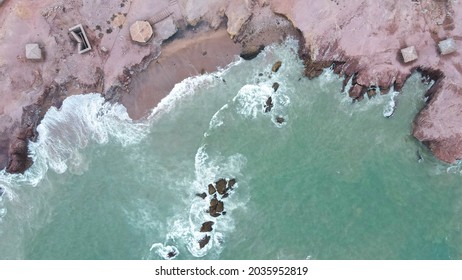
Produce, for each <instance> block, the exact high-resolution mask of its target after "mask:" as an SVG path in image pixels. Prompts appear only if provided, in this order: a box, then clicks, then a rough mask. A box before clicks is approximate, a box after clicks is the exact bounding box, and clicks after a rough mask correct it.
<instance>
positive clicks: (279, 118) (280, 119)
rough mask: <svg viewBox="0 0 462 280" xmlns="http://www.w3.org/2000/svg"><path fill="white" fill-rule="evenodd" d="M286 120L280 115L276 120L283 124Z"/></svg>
mask: <svg viewBox="0 0 462 280" xmlns="http://www.w3.org/2000/svg"><path fill="white" fill-rule="evenodd" d="M285 121H286V120H285V119H284V118H283V117H280V116H278V117H276V122H277V123H278V124H283V123H284V122H285Z"/></svg>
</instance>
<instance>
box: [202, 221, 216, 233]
mask: <svg viewBox="0 0 462 280" xmlns="http://www.w3.org/2000/svg"><path fill="white" fill-rule="evenodd" d="M213 224H214V222H212V221H208V222H204V223H202V226H201V229H200V232H211V231H212V230H213V228H212V226H213Z"/></svg>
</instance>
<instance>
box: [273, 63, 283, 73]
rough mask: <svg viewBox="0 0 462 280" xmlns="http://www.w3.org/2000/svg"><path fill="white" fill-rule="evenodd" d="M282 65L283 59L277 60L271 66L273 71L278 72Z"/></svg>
mask: <svg viewBox="0 0 462 280" xmlns="http://www.w3.org/2000/svg"><path fill="white" fill-rule="evenodd" d="M281 65H282V61H276V63H274V64H273V67H272V68H271V70H272V71H273V72H277V71H279V68H281Z"/></svg>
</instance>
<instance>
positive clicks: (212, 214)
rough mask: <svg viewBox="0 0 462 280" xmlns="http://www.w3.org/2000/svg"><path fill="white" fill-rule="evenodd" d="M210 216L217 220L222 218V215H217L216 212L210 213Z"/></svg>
mask: <svg viewBox="0 0 462 280" xmlns="http://www.w3.org/2000/svg"><path fill="white" fill-rule="evenodd" d="M210 216H212V217H214V218H216V217H219V216H221V214H220V213H217V212H214V213H210Z"/></svg>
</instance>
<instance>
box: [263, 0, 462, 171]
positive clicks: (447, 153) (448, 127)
mask: <svg viewBox="0 0 462 280" xmlns="http://www.w3.org/2000/svg"><path fill="white" fill-rule="evenodd" d="M270 2H271V9H272V10H273V12H275V13H277V14H280V15H283V16H285V17H287V18H288V19H289V20H290V21H291V22H292V23H293V25H294V26H295V27H296V28H298V29H299V30H300V33H301V34H302V38H303V39H304V42H303V43H302V45H303V48H302V49H301V50H300V56H301V57H302V59H303V60H304V61H305V75H306V76H308V77H315V76H318V75H319V74H320V73H321V72H322V69H323V68H325V67H329V66H331V65H333V67H334V72H335V73H337V74H339V75H341V76H345V78H346V79H345V81H348V80H350V79H351V80H352V87H351V88H350V92H349V93H350V97H351V98H353V99H354V100H361V99H363V98H364V94H365V93H368V92H369V91H370V89H372V88H373V89H376V88H379V89H380V90H381V92H387V91H388V90H389V89H390V88H391V87H394V89H395V90H398V91H399V90H401V88H402V86H403V85H404V83H405V81H406V80H407V78H408V77H409V76H410V75H411V74H412V73H413V72H415V71H419V72H421V73H422V75H424V76H427V77H429V78H431V79H432V80H434V81H435V83H434V85H433V86H432V87H431V88H430V90H428V92H427V93H426V97H427V104H426V106H425V108H423V109H422V111H421V112H420V113H419V114H418V115H417V116H416V118H415V120H414V122H413V130H412V134H413V136H415V137H416V138H417V139H418V140H419V141H421V142H422V143H424V144H425V145H427V146H428V147H429V148H430V150H431V151H432V152H433V154H434V155H435V156H436V157H437V158H438V159H440V160H442V161H444V162H447V163H454V162H455V161H456V160H458V159H462V62H461V61H462V58H461V55H460V48H461V46H462V45H461V44H462V36H461V34H462V2H461V1H438V0H420V1H399V0H394V1H334V0H333V1H303V0H287V1H277V0H275V1H270ZM320 17H322V20H320ZM448 39H449V40H448ZM444 40H448V41H449V42H451V44H452V46H451V48H452V49H451V52H450V53H449V54H446V53H440V51H439V47H438V46H439V45H440V46H441V44H440V42H442V41H444ZM408 46H414V47H415V50H416V52H417V53H418V58H417V59H415V60H413V61H410V62H408V63H405V62H404V60H403V57H402V55H401V54H400V50H401V49H404V48H406V47H408Z"/></svg>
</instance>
